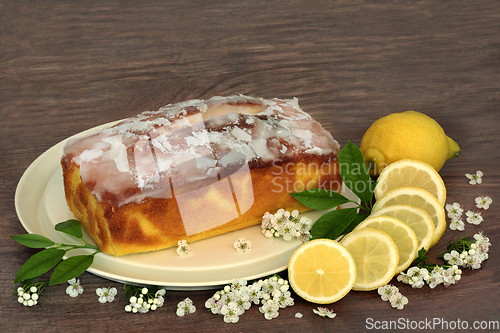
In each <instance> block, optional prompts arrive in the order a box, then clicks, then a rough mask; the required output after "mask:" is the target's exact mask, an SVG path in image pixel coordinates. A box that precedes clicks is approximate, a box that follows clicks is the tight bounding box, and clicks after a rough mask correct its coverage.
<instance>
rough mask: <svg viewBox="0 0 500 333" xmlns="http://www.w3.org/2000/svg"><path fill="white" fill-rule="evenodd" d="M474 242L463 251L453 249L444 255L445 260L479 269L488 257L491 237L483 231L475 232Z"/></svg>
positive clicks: (452, 263)
mask: <svg viewBox="0 0 500 333" xmlns="http://www.w3.org/2000/svg"><path fill="white" fill-rule="evenodd" d="M474 239H475V240H476V241H475V242H474V243H472V244H470V248H469V249H468V250H467V249H464V251H462V252H461V253H459V252H458V251H456V250H452V251H451V252H449V253H446V254H445V255H444V257H443V258H444V260H446V261H447V262H448V264H450V265H457V266H461V267H464V268H472V269H479V268H481V264H482V263H483V261H485V260H486V259H488V252H489V250H490V246H491V243H490V239H489V238H488V237H486V236H485V235H483V233H482V232H480V233H478V234H475V235H474Z"/></svg>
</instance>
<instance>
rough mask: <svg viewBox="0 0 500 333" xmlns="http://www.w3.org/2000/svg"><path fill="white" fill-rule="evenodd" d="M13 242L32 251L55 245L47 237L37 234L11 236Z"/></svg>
mask: <svg viewBox="0 0 500 333" xmlns="http://www.w3.org/2000/svg"><path fill="white" fill-rule="evenodd" d="M10 238H12V239H13V240H15V241H16V242H18V243H19V244H22V245H24V246H27V247H31V248H32V249H41V248H45V247H50V246H52V245H54V244H55V243H54V242H53V241H51V240H50V239H48V238H47V237H45V236H42V235H37V234H23V235H14V236H10Z"/></svg>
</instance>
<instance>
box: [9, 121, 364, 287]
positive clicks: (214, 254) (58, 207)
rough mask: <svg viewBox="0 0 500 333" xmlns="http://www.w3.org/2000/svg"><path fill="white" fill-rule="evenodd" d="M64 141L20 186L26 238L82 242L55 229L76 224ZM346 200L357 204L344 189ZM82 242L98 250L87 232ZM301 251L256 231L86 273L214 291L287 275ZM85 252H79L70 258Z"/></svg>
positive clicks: (101, 263) (114, 261)
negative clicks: (241, 244) (240, 246)
mask: <svg viewBox="0 0 500 333" xmlns="http://www.w3.org/2000/svg"><path fill="white" fill-rule="evenodd" d="M109 125H110V124H105V125H102V126H99V127H96V128H95V129H97V128H100V127H104V126H109ZM91 130H94V129H91ZM91 130H89V131H91ZM86 132H88V131H86ZM84 133H85V132H83V133H80V134H78V136H80V135H82V134H84ZM66 141H67V140H64V141H62V142H60V143H58V144H56V145H55V146H53V147H52V148H50V149H49V150H47V151H46V152H44V153H43V154H42V155H40V156H39V157H38V158H37V159H36V160H35V161H34V162H33V163H32V164H31V165H30V166H29V167H28V169H27V170H26V171H25V173H24V174H23V176H22V177H21V179H20V181H19V183H18V186H17V189H16V194H15V206H16V211H17V214H18V217H19V220H20V222H21V224H22V225H23V227H24V228H25V229H26V231H27V232H28V233H35V234H40V235H43V236H46V237H48V238H50V239H51V240H53V241H55V242H62V243H70V244H72V243H75V242H76V241H78V240H76V239H75V238H73V237H71V236H68V235H66V234H64V233H61V232H58V231H56V230H55V229H54V226H55V225H56V224H57V223H59V222H63V221H66V220H68V219H73V218H74V215H73V214H72V213H71V211H70V210H69V209H68V207H67V205H66V200H65V198H64V189H63V183H62V170H61V167H60V164H59V162H60V158H61V156H62V152H63V147H64V144H65V143H66ZM343 194H344V195H346V196H347V197H349V198H351V199H352V200H357V198H356V197H355V196H354V195H353V194H352V192H350V190H348V189H346V188H343ZM323 213H324V212H321V211H311V212H307V213H304V214H303V215H305V216H308V217H310V218H311V219H312V220H313V221H315V220H316V219H318V218H319V217H320V216H321V215H322V214H323ZM84 237H85V239H86V241H88V242H89V243H91V244H94V243H93V241H92V239H91V238H90V237H89V236H88V235H87V234H86V233H85V231H84ZM241 237H245V238H246V239H248V240H250V241H251V242H252V250H251V251H250V252H245V253H238V252H236V250H235V249H234V247H233V243H234V241H235V240H237V239H239V238H241ZM75 244H76V243H75ZM300 245H301V242H300V241H298V240H292V241H290V242H286V241H284V240H283V239H281V238H279V239H268V238H266V237H264V236H263V235H262V232H261V227H260V225H258V226H254V227H250V228H246V229H243V230H238V231H235V232H231V233H228V234H224V235H220V236H216V237H212V238H209V239H205V240H201V241H198V242H195V243H192V244H190V247H191V249H192V250H193V254H192V255H189V256H184V257H181V256H178V255H177V253H176V251H175V250H176V249H175V248H171V249H166V250H162V251H156V252H150V253H142V254H132V255H126V256H122V257H118V258H117V257H113V256H110V255H107V254H104V253H99V254H97V255H96V256H95V259H94V263H93V264H92V266H91V267H90V268H89V269H88V271H89V272H91V273H93V274H95V275H98V276H101V277H104V278H107V279H109V280H113V281H118V282H122V283H132V284H141V285H157V286H163V287H165V288H167V289H171V290H195V289H213V288H217V287H219V286H221V285H224V284H227V283H229V282H230V281H231V280H233V279H246V280H252V279H257V278H260V277H265V276H268V275H271V274H274V273H277V272H280V271H282V270H285V269H286V268H287V265H288V260H289V258H290V256H291V255H292V253H293V252H294V251H295V249H296V248H297V247H299V246H300ZM85 251H87V250H78V251H77V250H75V251H71V252H69V253H68V255H69V256H72V255H77V254H82V253H85ZM87 253H90V252H87Z"/></svg>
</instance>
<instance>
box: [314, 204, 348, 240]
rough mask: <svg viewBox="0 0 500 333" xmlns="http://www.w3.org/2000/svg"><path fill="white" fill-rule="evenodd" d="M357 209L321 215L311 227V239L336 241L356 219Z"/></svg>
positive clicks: (346, 209)
mask: <svg viewBox="0 0 500 333" xmlns="http://www.w3.org/2000/svg"><path fill="white" fill-rule="evenodd" d="M356 215H357V208H344V209H335V210H332V211H330V212H328V213H325V214H323V215H322V216H321V217H320V218H319V219H318V220H317V221H316V222H315V223H314V225H313V226H312V228H311V231H310V232H311V235H312V237H313V239H317V238H329V239H333V240H335V239H337V238H338V237H339V236H340V235H343V234H344V233H345V230H346V228H347V227H348V226H349V225H350V224H351V223H352V221H353V220H354V219H355V218H356Z"/></svg>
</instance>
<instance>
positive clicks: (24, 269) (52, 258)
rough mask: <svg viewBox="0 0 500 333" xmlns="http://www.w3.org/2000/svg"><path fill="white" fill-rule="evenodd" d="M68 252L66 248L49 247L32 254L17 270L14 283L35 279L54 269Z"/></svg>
mask: <svg viewBox="0 0 500 333" xmlns="http://www.w3.org/2000/svg"><path fill="white" fill-rule="evenodd" d="M65 253H66V251H65V250H61V249H54V248H49V249H46V250H43V251H40V252H38V253H37V254H34V255H33V256H31V257H30V258H29V259H28V260H26V262H25V263H24V264H23V265H22V266H21V268H20V269H19V271H18V272H17V275H16V278H15V279H14V283H18V282H20V281H24V280H30V279H34V278H36V277H38V276H40V275H42V274H43V273H46V272H48V271H49V270H50V269H52V268H53V267H54V266H55V265H57V263H58V262H59V261H61V259H62V258H63V257H64V254H65Z"/></svg>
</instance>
